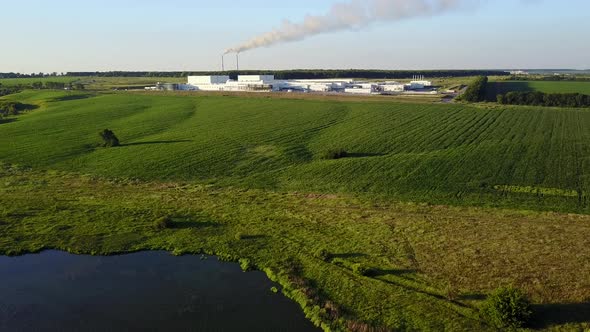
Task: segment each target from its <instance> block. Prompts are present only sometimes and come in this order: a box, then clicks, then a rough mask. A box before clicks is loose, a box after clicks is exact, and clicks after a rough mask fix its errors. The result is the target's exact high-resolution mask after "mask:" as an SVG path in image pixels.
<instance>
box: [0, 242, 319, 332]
mask: <svg viewBox="0 0 590 332" xmlns="http://www.w3.org/2000/svg"><path fill="white" fill-rule="evenodd" d="M272 286H273V283H272V282H270V281H269V280H268V279H267V278H266V276H265V275H264V273H262V272H248V273H244V272H242V271H241V269H240V267H239V266H238V265H237V264H235V263H225V262H219V261H218V260H217V259H216V258H214V257H208V258H207V259H201V257H200V256H182V257H175V256H172V255H170V254H169V253H167V252H161V251H150V252H140V253H135V254H129V255H123V256H111V257H93V256H77V255H71V254H68V253H64V252H60V251H44V252H42V253H40V254H34V255H25V256H21V257H1V256H0V331H317V329H316V328H315V327H314V326H313V325H312V324H311V323H310V322H309V321H307V320H306V319H305V317H304V315H303V313H302V311H301V309H300V308H299V306H298V305H297V304H295V303H294V302H292V301H290V300H288V299H287V298H285V297H284V296H283V295H281V294H273V293H272V292H271V291H270V287H272Z"/></svg>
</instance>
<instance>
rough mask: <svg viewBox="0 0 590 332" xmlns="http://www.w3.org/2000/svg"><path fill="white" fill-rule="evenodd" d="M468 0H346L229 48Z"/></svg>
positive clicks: (439, 9)
mask: <svg viewBox="0 0 590 332" xmlns="http://www.w3.org/2000/svg"><path fill="white" fill-rule="evenodd" d="M468 2H469V1H467V0H347V1H340V2H337V3H335V4H334V5H333V6H332V7H331V8H330V10H329V11H328V12H327V13H326V14H323V15H307V16H306V17H305V19H303V21H301V22H292V21H289V20H285V21H284V22H283V24H282V25H281V26H279V27H276V28H274V29H272V30H271V31H269V32H267V33H264V34H262V35H259V36H257V37H255V38H252V39H251V40H249V41H247V42H245V43H243V44H241V45H238V46H236V47H232V48H230V49H227V50H226V53H240V52H244V51H248V50H252V49H255V48H260V47H268V46H272V45H276V44H280V43H284V42H290V41H298V40H303V39H306V38H308V37H311V36H315V35H319V34H323V33H328V32H334V31H341V30H357V29H359V28H364V27H367V26H369V25H371V24H374V23H377V22H397V21H400V20H404V19H410V18H414V17H430V16H435V15H440V14H443V13H445V12H447V11H450V10H454V9H458V8H460V7H461V5H462V4H464V3H468Z"/></svg>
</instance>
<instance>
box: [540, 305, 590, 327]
mask: <svg viewBox="0 0 590 332" xmlns="http://www.w3.org/2000/svg"><path fill="white" fill-rule="evenodd" d="M531 321H532V322H533V323H532V324H531V327H533V328H548V327H550V326H552V325H561V324H567V323H589V322H590V302H583V303H556V304H536V305H533V316H532V319H531Z"/></svg>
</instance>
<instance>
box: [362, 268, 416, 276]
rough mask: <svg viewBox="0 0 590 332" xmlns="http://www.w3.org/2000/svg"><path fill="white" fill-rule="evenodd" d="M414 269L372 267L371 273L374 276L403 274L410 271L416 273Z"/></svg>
mask: <svg viewBox="0 0 590 332" xmlns="http://www.w3.org/2000/svg"><path fill="white" fill-rule="evenodd" d="M416 272H417V271H416V270H412V269H384V270H383V269H374V270H373V271H372V273H371V274H372V275H373V276H374V277H379V276H387V275H392V276H401V275H404V274H411V273H416Z"/></svg>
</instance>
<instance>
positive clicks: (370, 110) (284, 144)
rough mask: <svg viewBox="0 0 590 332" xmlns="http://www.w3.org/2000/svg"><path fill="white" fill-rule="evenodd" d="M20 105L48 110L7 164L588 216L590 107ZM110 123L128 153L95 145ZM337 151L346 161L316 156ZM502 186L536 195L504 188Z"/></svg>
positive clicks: (95, 100) (12, 131) (109, 99)
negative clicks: (585, 108) (560, 108)
mask: <svg viewBox="0 0 590 332" xmlns="http://www.w3.org/2000/svg"><path fill="white" fill-rule="evenodd" d="M11 98H12V99H13V100H19V101H21V102H23V103H29V104H39V105H42V106H43V107H44V108H43V109H41V110H39V111H35V112H33V113H30V114H27V115H24V116H22V117H20V118H19V119H18V121H13V122H10V123H6V124H3V125H2V130H1V131H0V139H1V140H2V141H5V142H9V144H2V145H1V146H0V159H2V160H4V161H5V162H9V163H15V164H22V165H30V166H32V167H35V168H50V169H58V170H66V171H74V172H81V173H91V174H97V175H102V176H116V177H133V178H138V179H142V180H170V181H199V182H201V183H210V184H216V185H222V186H238V187H245V188H257V189H269V190H287V191H314V192H329V193H355V194H361V195H368V196H377V197H386V198H390V199H401V200H412V201H422V202H431V203H436V204H452V205H479V206H482V205H484V206H496V207H517V208H529V209H536V210H553V211H564V212H585V213H587V212H589V211H590V210H589V206H588V194H587V193H588V192H589V188H590V180H589V173H588V172H589V170H590V159H589V157H588V156H589V155H590V153H589V152H590V128H589V127H590V112H588V111H587V110H568V109H563V110H555V109H533V108H489V109H485V108H474V107H471V106H469V105H440V104H411V103H399V102H393V103H392V102H385V101H380V100H377V101H374V102H354V101H346V102H344V101H331V100H328V101H323V100H290V99H272V98H271V99H269V98H257V97H223V96H175V95H173V94H171V95H169V94H162V95H146V94H69V95H67V94H64V93H63V92H41V93H40V92H32V91H29V92H23V93H21V94H18V95H13V96H12V97H11ZM56 124H59V125H56ZM105 128H109V129H111V130H113V131H114V132H115V133H116V134H117V135H118V136H119V138H120V139H121V142H122V143H123V146H122V147H120V148H119V149H112V150H109V149H97V148H96V143H97V142H98V132H99V131H100V130H102V129H105ZM548 133H550V134H548ZM332 148H342V149H345V150H346V151H348V152H349V153H350V158H345V159H340V160H323V159H321V155H322V154H323V153H324V152H325V151H326V150H328V149H332ZM504 186H511V187H523V188H529V189H530V191H529V192H526V191H525V190H520V191H514V190H511V191H507V190H502V189H498V188H504ZM537 189H539V190H541V191H539V190H537ZM547 190H549V191H550V192H551V191H552V190H553V192H555V193H558V194H555V195H546V194H543V192H546V191H547ZM562 190H563V191H568V192H575V193H576V194H575V195H573V196H572V195H560V194H559V193H560V192H561V191H562Z"/></svg>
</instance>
